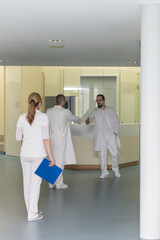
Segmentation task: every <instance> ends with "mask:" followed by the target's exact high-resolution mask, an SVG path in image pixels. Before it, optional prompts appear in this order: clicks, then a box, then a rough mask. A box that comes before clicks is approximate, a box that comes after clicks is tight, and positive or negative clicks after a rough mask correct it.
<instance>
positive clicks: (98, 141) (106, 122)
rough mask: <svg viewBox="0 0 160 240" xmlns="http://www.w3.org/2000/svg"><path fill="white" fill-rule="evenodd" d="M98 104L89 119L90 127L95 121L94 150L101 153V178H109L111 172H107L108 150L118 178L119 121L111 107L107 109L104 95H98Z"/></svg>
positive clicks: (87, 122) (87, 121)
mask: <svg viewBox="0 0 160 240" xmlns="http://www.w3.org/2000/svg"><path fill="white" fill-rule="evenodd" d="M96 102H97V105H98V108H95V109H94V110H93V111H92V113H91V114H90V116H89V117H88V119H87V120H86V124H87V125H88V124H89V123H91V122H92V121H93V120H95V131H94V150H95V151H98V152H99V158H100V167H101V176H100V178H107V177H108V175H109V172H108V171H107V161H106V159H107V149H108V150H109V151H110V154H111V156H112V170H113V172H114V174H115V176H116V177H120V176H121V174H120V172H119V166H118V160H119V159H118V158H119V152H118V148H120V139H119V137H118V131H119V126H120V124H119V120H118V117H117V115H116V113H115V111H114V109H113V108H111V107H108V106H107V107H106V105H105V97H104V95H102V94H99V95H97V98H96Z"/></svg>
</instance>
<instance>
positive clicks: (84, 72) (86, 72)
mask: <svg viewBox="0 0 160 240" xmlns="http://www.w3.org/2000/svg"><path fill="white" fill-rule="evenodd" d="M81 75H86V76H90V75H91V76H94V75H96V76H97V75H98V76H103V68H96V67H95V68H94V67H92V68H91V67H90V68H85V67H84V68H82V69H81Z"/></svg>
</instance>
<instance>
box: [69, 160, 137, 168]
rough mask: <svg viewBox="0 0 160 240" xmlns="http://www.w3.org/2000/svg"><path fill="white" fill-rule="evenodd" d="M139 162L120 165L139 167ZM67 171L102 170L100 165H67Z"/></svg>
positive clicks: (120, 165) (109, 166) (122, 166)
mask: <svg viewBox="0 0 160 240" xmlns="http://www.w3.org/2000/svg"><path fill="white" fill-rule="evenodd" d="M138 164H139V161H135V162H129V163H122V164H119V168H124V167H130V166H134V165H138ZM64 168H65V169H72V170H98V169H100V166H99V165H66V166H65V167H64ZM107 169H109V170H110V169H112V165H108V166H107Z"/></svg>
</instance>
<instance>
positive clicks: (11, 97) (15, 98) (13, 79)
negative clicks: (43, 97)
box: [5, 67, 21, 156]
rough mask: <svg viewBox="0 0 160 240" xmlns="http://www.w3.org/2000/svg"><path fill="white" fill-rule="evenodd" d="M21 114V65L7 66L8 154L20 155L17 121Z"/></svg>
mask: <svg viewBox="0 0 160 240" xmlns="http://www.w3.org/2000/svg"><path fill="white" fill-rule="evenodd" d="M20 114H21V67H6V117H5V118H6V126H5V128H6V130H5V132H6V154H7V155H12V156H19V152H20V143H19V142H17V141H16V139H15V133H16V123H17V120H18V117H19V116H20Z"/></svg>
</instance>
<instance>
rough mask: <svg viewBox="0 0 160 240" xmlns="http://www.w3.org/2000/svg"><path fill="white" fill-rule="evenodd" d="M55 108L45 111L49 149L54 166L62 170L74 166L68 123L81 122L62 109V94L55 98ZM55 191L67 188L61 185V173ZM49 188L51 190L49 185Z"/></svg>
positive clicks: (74, 159)
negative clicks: (70, 165) (66, 166)
mask: <svg viewBox="0 0 160 240" xmlns="http://www.w3.org/2000/svg"><path fill="white" fill-rule="evenodd" d="M56 104H57V105H56V106H54V107H53V108H50V109H48V110H47V112H46V114H47V116H48V119H49V129H50V139H51V147H52V153H53V156H54V158H55V159H56V165H57V166H59V167H60V168H62V169H64V165H68V164H76V157H75V152H74V148H73V144H72V138H71V132H70V121H73V122H77V123H81V120H80V119H79V118H77V117H76V116H75V115H73V114H72V113H71V112H70V111H69V110H68V109H65V108H64V105H65V97H64V95H62V94H59V95H57V96H56ZM55 186H56V188H57V189H62V188H67V187H68V185H66V184H64V183H63V172H62V174H61V175H60V176H59V178H58V179H57V181H56V183H55ZM49 188H53V185H52V184H49Z"/></svg>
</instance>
